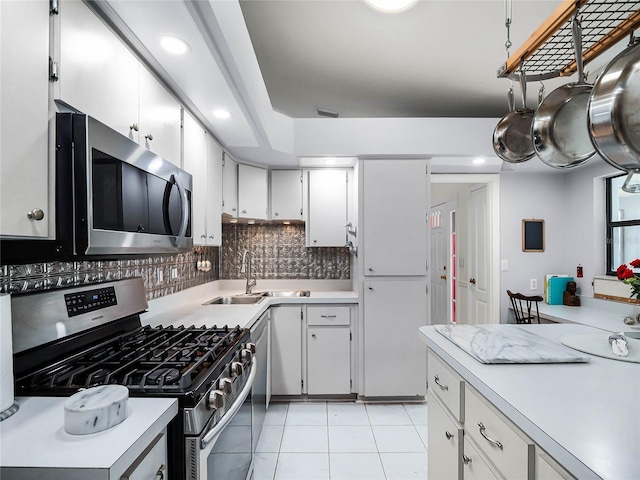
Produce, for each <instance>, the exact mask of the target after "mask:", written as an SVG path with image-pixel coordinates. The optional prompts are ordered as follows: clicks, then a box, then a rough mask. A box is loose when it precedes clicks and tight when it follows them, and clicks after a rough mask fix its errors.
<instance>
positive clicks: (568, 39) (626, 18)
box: [498, 0, 640, 81]
mask: <svg viewBox="0 0 640 480" xmlns="http://www.w3.org/2000/svg"><path fill="white" fill-rule="evenodd" d="M577 8H579V16H580V18H581V19H582V22H581V26H582V45H583V59H584V60H583V62H584V64H585V65H586V64H587V63H588V62H590V61H591V60H593V59H594V58H596V57H597V56H598V55H600V54H601V53H603V52H605V51H606V50H607V49H609V48H610V47H612V46H613V45H615V44H616V43H618V42H619V41H620V40H622V39H624V38H625V37H626V36H629V35H632V34H633V31H634V30H635V29H636V28H640V1H631V0H564V1H563V2H562V4H561V5H560V6H559V7H558V8H557V9H556V10H555V11H554V12H553V13H552V14H551V15H550V16H549V18H547V20H545V21H544V22H543V23H542V25H540V27H538V29H537V30H536V31H535V32H533V34H532V35H531V36H530V37H529V38H528V39H527V41H526V42H525V43H524V44H522V46H521V47H520V48H519V49H518V50H517V51H516V52H515V53H514V54H513V55H511V56H510V57H509V58H508V59H507V61H506V62H505V63H504V64H503V65H501V66H500V68H499V69H498V78H511V79H514V80H517V79H518V78H519V70H520V67H521V65H522V69H523V70H524V71H526V75H527V81H539V80H546V79H549V78H555V77H560V76H567V75H571V74H572V73H574V72H575V71H576V68H577V66H576V61H575V54H574V51H573V40H572V36H571V19H572V17H573V15H574V13H575V11H576V9H577Z"/></svg>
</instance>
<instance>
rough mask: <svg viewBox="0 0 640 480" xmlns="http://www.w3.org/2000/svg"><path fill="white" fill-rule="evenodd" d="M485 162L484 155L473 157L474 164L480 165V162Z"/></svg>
mask: <svg viewBox="0 0 640 480" xmlns="http://www.w3.org/2000/svg"><path fill="white" fill-rule="evenodd" d="M484 162H485V160H484V158H482V157H478V158H474V159H473V164H474V165H480V164H482V163H484Z"/></svg>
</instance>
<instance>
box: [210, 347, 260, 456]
mask: <svg viewBox="0 0 640 480" xmlns="http://www.w3.org/2000/svg"><path fill="white" fill-rule="evenodd" d="M257 371H258V360H257V359H256V357H255V356H254V357H253V358H252V359H251V372H250V373H249V378H247V383H246V384H245V385H244V387H243V389H242V391H241V392H240V395H238V397H237V398H236V401H235V402H234V403H233V405H232V406H231V408H230V409H229V410H227V411H226V412H225V414H224V416H223V417H222V420H220V422H219V423H218V424H216V426H215V427H213V428H212V429H211V430H209V431H208V432H207V433H206V435H205V436H204V437H203V438H202V440H200V450H204V449H205V448H207V445H208V444H209V443H210V442H211V441H212V440H214V439H216V438H217V437H218V435H220V433H221V432H222V430H224V428H225V427H226V426H227V425H228V424H229V423H230V422H231V420H233V417H235V416H236V413H238V411H239V410H240V407H241V406H242V404H243V403H244V401H245V400H246V399H247V396H249V392H250V391H251V386H252V385H253V381H254V379H255V378H256V372H257ZM211 446H212V447H213V445H211Z"/></svg>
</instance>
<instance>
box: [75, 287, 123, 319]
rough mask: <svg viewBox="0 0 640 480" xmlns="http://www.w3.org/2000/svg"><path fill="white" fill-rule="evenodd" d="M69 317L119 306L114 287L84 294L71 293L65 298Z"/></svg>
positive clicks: (87, 291) (88, 291)
mask: <svg viewBox="0 0 640 480" xmlns="http://www.w3.org/2000/svg"><path fill="white" fill-rule="evenodd" d="M64 301H65V303H66V305H67V314H68V315H69V317H75V316H76V315H82V314H84V313H88V312H93V311H95V310H101V309H103V308H107V307H111V306H113V305H117V304H118V300H117V299H116V291H115V289H114V288H113V287H106V288H97V289H95V290H86V291H84V292H77V293H69V294H67V295H65V296H64Z"/></svg>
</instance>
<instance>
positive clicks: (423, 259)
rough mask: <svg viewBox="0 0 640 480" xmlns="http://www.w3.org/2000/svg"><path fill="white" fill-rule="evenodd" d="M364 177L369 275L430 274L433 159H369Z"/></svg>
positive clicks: (363, 163) (364, 227)
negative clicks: (429, 162)
mask: <svg viewBox="0 0 640 480" xmlns="http://www.w3.org/2000/svg"><path fill="white" fill-rule="evenodd" d="M362 179H363V184H362V192H363V206H362V207H363V212H364V214H363V219H362V229H363V238H364V239H365V244H366V247H365V248H364V250H363V251H364V254H363V259H364V274H365V275H368V276H377V275H426V273H427V232H428V225H427V214H428V208H427V207H428V198H427V189H428V174H427V161H426V160H366V161H364V162H362ZM391 246H394V248H390V247H391Z"/></svg>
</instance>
